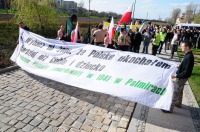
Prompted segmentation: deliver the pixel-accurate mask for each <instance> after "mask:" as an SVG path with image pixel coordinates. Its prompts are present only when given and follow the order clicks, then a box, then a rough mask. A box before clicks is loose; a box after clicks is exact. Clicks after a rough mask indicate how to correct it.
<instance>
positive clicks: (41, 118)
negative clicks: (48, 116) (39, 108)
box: [35, 115, 45, 121]
mask: <svg viewBox="0 0 200 132" xmlns="http://www.w3.org/2000/svg"><path fill="white" fill-rule="evenodd" d="M35 118H36V119H38V120H41V121H42V120H43V119H44V118H45V116H43V115H37V116H36V117H35Z"/></svg>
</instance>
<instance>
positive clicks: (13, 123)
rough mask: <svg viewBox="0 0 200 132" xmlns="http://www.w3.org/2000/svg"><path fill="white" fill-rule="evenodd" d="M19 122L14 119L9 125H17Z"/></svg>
mask: <svg viewBox="0 0 200 132" xmlns="http://www.w3.org/2000/svg"><path fill="white" fill-rule="evenodd" d="M17 122H18V120H16V119H12V120H11V121H10V122H9V123H8V124H10V125H12V126H13V125H15V124H16V123H17Z"/></svg>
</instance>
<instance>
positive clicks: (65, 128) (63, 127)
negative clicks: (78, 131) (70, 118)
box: [59, 124, 70, 132]
mask: <svg viewBox="0 0 200 132" xmlns="http://www.w3.org/2000/svg"><path fill="white" fill-rule="evenodd" d="M59 128H61V129H63V130H65V131H67V132H68V131H69V129H70V126H68V125H66V124H61V125H60V127H59Z"/></svg>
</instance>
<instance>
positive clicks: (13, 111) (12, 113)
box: [5, 110, 16, 116]
mask: <svg viewBox="0 0 200 132" xmlns="http://www.w3.org/2000/svg"><path fill="white" fill-rule="evenodd" d="M5 113H6V114H7V115H9V116H12V115H14V114H15V113H16V111H15V110H9V111H7V112H5Z"/></svg>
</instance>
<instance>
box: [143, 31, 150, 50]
mask: <svg viewBox="0 0 200 132" xmlns="http://www.w3.org/2000/svg"><path fill="white" fill-rule="evenodd" d="M143 38H144V39H143V45H144V46H143V50H142V53H146V54H148V47H149V44H150V41H151V34H150V32H149V29H146V32H145V33H144V34H143Z"/></svg>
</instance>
